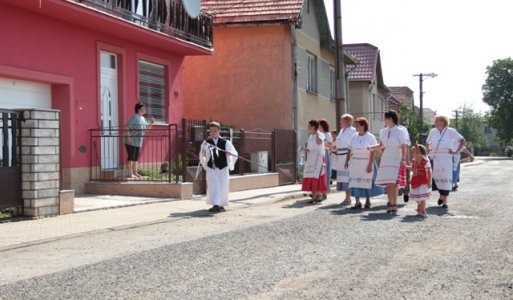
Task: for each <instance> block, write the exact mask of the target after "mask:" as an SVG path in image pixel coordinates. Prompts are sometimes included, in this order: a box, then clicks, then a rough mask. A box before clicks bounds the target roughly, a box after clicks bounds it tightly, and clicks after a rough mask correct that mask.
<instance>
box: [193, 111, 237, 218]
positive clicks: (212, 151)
mask: <svg viewBox="0 0 513 300" xmlns="http://www.w3.org/2000/svg"><path fill="white" fill-rule="evenodd" d="M220 131H221V125H220V124H219V123H218V122H215V121H213V122H210V123H209V125H208V132H209V138H208V139H207V140H205V141H203V143H202V144H201V149H200V154H199V157H200V163H201V165H202V166H203V168H204V169H205V171H206V172H207V176H206V177H207V203H208V204H210V205H212V207H211V208H210V209H209V211H210V212H212V213H219V212H223V211H225V208H224V207H225V206H228V204H229V201H230V200H229V192H230V188H229V187H230V182H229V180H230V170H233V169H234V166H235V162H236V161H237V157H238V155H239V154H238V152H237V150H235V147H234V146H233V144H232V143H231V142H230V141H229V140H227V139H224V138H222V137H220Z"/></svg>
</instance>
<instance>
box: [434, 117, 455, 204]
mask: <svg viewBox="0 0 513 300" xmlns="http://www.w3.org/2000/svg"><path fill="white" fill-rule="evenodd" d="M426 143H427V148H428V153H429V158H430V159H431V160H432V161H433V162H432V164H431V167H432V168H433V181H434V182H433V191H436V190H438V192H439V193H440V197H439V199H438V205H442V207H443V208H445V209H447V208H448V206H447V198H448V197H449V192H450V191H451V190H452V180H453V178H452V171H453V156H454V155H456V154H459V153H460V152H461V151H462V149H463V147H465V139H464V138H463V136H462V135H461V134H459V133H458V132H457V131H456V130H455V129H454V128H450V127H449V119H448V118H447V117H445V116H436V117H435V128H433V129H431V132H430V133H429V135H428V137H427V140H426ZM455 143H456V146H455V147H454V148H456V149H453V145H454V144H455Z"/></svg>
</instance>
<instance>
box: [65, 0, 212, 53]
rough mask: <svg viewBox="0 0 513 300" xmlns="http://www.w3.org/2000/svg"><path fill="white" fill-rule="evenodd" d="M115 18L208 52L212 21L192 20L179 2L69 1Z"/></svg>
mask: <svg viewBox="0 0 513 300" xmlns="http://www.w3.org/2000/svg"><path fill="white" fill-rule="evenodd" d="M71 1H74V2H78V3H81V4H83V5H85V6H89V7H91V8H94V9H97V10H100V11H103V12H105V13H108V14H111V15H114V16H118V17H120V18H123V19H125V20H127V21H129V22H132V23H134V24H137V25H139V26H142V27H146V28H149V29H153V30H156V31H159V32H162V33H165V34H167V35H169V36H171V37H175V38H178V39H181V40H184V41H189V42H192V43H195V44H197V45H200V46H203V47H206V48H212V46H213V33H212V32H213V17H212V16H211V15H209V14H205V13H201V14H200V15H199V16H198V17H197V18H195V19H193V18H191V17H189V15H188V14H187V13H186V11H185V8H184V6H183V4H182V1H181V0H138V1H133V0H71Z"/></svg>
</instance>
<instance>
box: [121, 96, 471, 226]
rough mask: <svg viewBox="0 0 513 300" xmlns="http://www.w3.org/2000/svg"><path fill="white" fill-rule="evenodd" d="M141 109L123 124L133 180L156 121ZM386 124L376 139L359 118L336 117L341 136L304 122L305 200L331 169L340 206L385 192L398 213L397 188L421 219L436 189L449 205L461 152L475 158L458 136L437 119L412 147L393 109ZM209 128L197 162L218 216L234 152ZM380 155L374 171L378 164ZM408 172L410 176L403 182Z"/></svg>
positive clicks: (323, 185)
mask: <svg viewBox="0 0 513 300" xmlns="http://www.w3.org/2000/svg"><path fill="white" fill-rule="evenodd" d="M144 108H145V107H144V105H143V104H141V103H137V104H136V105H135V114H134V116H132V118H131V119H130V120H129V121H128V123H127V125H126V127H127V128H128V130H129V135H128V136H127V137H126V140H125V144H126V148H127V152H128V164H127V166H128V176H129V178H130V179H132V178H138V177H140V176H141V175H139V174H138V172H137V160H138V156H139V151H140V150H139V149H140V147H141V145H142V140H143V136H144V132H145V131H146V130H148V129H149V128H151V127H152V126H153V123H154V119H153V118H150V122H149V123H147V122H146V120H145V118H144V117H143V114H144V113H145V110H144ZM353 124H354V127H353ZM385 125H386V126H385V128H383V129H381V131H380V133H379V142H378V140H376V138H375V136H374V135H373V134H372V133H370V132H368V131H369V122H368V121H367V119H365V118H363V117H359V118H357V119H356V120H354V118H353V116H352V115H350V114H344V115H343V116H342V117H341V118H340V128H341V129H340V132H338V133H337V132H336V131H331V132H330V125H329V123H328V121H327V120H325V119H322V120H310V121H309V122H308V133H309V137H308V142H307V144H306V145H305V147H304V148H303V150H304V151H305V152H306V153H307V160H306V162H305V166H304V172H303V182H302V190H303V191H307V192H310V193H311V194H310V195H311V200H310V201H308V202H309V203H317V202H321V201H323V200H325V199H326V197H327V193H328V192H329V190H330V186H331V174H332V171H331V170H332V169H333V170H335V171H336V180H337V190H339V191H344V192H345V199H344V200H343V201H342V202H341V205H349V206H350V205H351V204H352V203H351V202H352V201H351V196H353V197H354V198H355V204H354V206H352V207H351V208H352V209H362V202H361V201H360V199H361V198H365V204H364V205H363V208H370V207H371V202H370V199H371V198H372V197H375V196H378V195H382V194H385V193H386V195H387V198H388V205H387V212H389V213H396V212H397V198H398V192H399V189H401V188H407V190H409V197H411V198H412V199H414V200H415V201H417V204H418V205H417V212H418V214H419V215H420V216H426V201H427V200H429V199H430V198H431V191H432V190H438V192H439V198H438V201H437V204H438V205H439V206H441V207H442V208H444V209H447V208H448V204H447V202H448V197H449V193H450V192H451V190H455V189H456V188H457V182H458V181H459V158H460V153H461V152H466V153H467V154H469V155H470V158H471V159H473V157H472V155H471V154H470V152H469V151H468V150H467V149H466V148H465V139H464V138H463V136H462V135H461V134H459V133H458V132H457V131H456V130H455V129H453V128H451V127H449V119H448V118H447V117H445V116H436V117H435V127H434V128H433V129H432V130H431V132H430V133H429V135H428V137H427V140H426V146H423V145H419V144H417V143H415V144H414V145H413V146H412V143H411V141H410V137H409V134H408V130H407V128H405V127H404V126H401V125H400V124H399V114H398V113H397V112H396V111H393V110H390V111H387V112H386V113H385ZM208 127H209V135H210V136H209V138H208V139H206V140H205V141H204V142H203V144H202V145H201V150H200V153H199V158H200V163H201V165H202V166H203V168H204V169H205V170H206V179H207V201H208V202H209V203H210V204H211V205H212V207H211V208H210V209H209V210H210V211H211V212H214V213H217V212H222V211H224V206H226V205H228V203H229V201H228V194H229V188H228V187H229V184H228V180H229V170H233V168H234V164H235V161H236V160H237V158H238V153H237V151H236V150H235V147H234V146H233V144H232V143H231V142H230V141H229V140H226V139H224V138H221V137H220V136H219V133H220V124H219V123H218V122H211V123H210V124H209V126H208ZM410 148H411V149H410ZM410 151H411V156H412V157H411V158H412V159H411V160H410ZM378 154H380V159H379V160H380V163H379V166H378V163H377V162H376V157H377V155H378ZM407 170H409V171H410V173H411V178H409V176H408V177H407V175H406V174H407ZM408 182H409V183H408ZM406 199H407V198H405V201H406Z"/></svg>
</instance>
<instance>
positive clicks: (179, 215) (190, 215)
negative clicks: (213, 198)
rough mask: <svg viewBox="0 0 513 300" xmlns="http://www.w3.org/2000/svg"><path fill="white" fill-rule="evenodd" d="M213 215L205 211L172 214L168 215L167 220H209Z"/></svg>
mask: <svg viewBox="0 0 513 300" xmlns="http://www.w3.org/2000/svg"><path fill="white" fill-rule="evenodd" d="M213 216H214V214H212V213H210V212H209V211H208V210H206V209H202V210H196V211H186V212H173V213H170V214H169V216H168V218H211V217H213Z"/></svg>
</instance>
